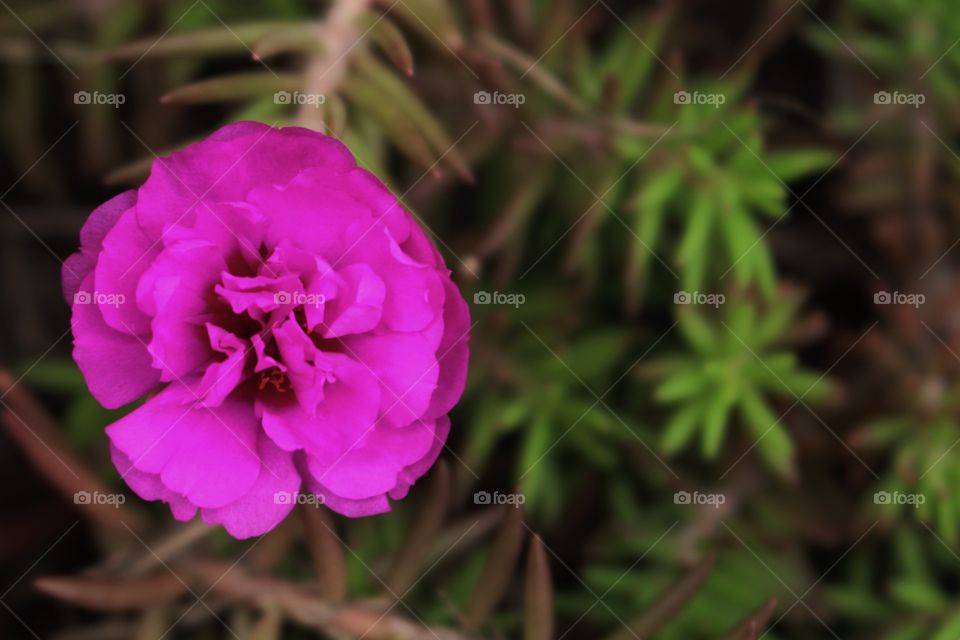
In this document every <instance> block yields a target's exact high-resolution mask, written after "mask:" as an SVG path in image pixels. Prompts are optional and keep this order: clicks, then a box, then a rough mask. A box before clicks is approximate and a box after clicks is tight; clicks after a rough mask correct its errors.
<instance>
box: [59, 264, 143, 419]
mask: <svg viewBox="0 0 960 640" xmlns="http://www.w3.org/2000/svg"><path fill="white" fill-rule="evenodd" d="M81 289H82V290H85V291H86V290H89V291H92V290H93V274H92V273H91V274H88V275H87V277H86V279H85V280H84V281H83V284H82V285H81ZM72 325H73V359H74V360H75V361H76V363H77V366H78V367H80V371H81V372H83V377H84V378H85V379H86V381H87V386H88V387H89V388H90V393H91V394H93V397H94V398H96V399H97V402H99V403H100V404H102V405H103V406H105V407H107V408H108V409H116V408H117V407H121V406H123V405H125V404H127V403H128V402H132V401H133V400H136V399H137V398H139V397H140V396H142V395H143V394H144V393H146V392H147V391H149V390H150V389H152V388H153V387H155V386H156V385H157V383H158V382H159V381H160V372H159V371H157V370H156V369H154V368H153V367H151V365H150V354H149V353H148V352H147V347H146V345H144V344H143V342H142V341H141V339H140V338H138V337H136V336H131V335H128V334H125V333H120V332H119V331H115V330H114V329H112V328H111V327H109V326H107V323H106V322H104V320H103V316H102V315H101V313H100V307H99V306H98V305H96V304H92V301H91V302H88V303H75V304H74V305H73V319H72Z"/></svg>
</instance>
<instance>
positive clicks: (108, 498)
mask: <svg viewBox="0 0 960 640" xmlns="http://www.w3.org/2000/svg"><path fill="white" fill-rule="evenodd" d="M126 501H127V496H125V495H123V494H122V493H100V492H99V491H77V492H76V493H75V494H73V504H96V505H108V506H111V507H113V508H115V509H119V508H120V505H122V504H124V503H125V502H126Z"/></svg>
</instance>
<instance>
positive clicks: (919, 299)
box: [873, 291, 927, 309]
mask: <svg viewBox="0 0 960 640" xmlns="http://www.w3.org/2000/svg"><path fill="white" fill-rule="evenodd" d="M926 301H927V297H926V296H925V295H923V294H922V293H903V292H901V291H877V292H876V293H875V294H873V304H905V305H908V306H911V307H913V308H914V309H916V308H918V307H919V306H920V305H922V304H923V303H924V302H926Z"/></svg>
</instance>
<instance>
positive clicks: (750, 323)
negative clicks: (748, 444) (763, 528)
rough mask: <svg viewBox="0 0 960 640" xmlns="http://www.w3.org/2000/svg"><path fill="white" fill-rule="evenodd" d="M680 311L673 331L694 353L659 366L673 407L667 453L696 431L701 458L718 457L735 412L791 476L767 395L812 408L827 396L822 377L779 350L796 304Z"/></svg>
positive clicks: (782, 433)
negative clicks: (710, 313) (713, 312)
mask: <svg viewBox="0 0 960 640" xmlns="http://www.w3.org/2000/svg"><path fill="white" fill-rule="evenodd" d="M681 309H682V310H681V311H680V313H679V314H678V320H677V321H678V326H679V328H680V331H681V332H682V334H683V337H684V340H685V341H686V343H687V345H689V347H690V349H691V351H690V352H689V353H688V354H684V355H681V356H676V357H674V358H671V359H668V360H664V361H663V362H661V363H660V365H659V366H657V371H658V373H662V375H663V378H662V381H661V382H660V383H659V384H658V386H657V388H656V391H655V396H656V399H657V401H659V402H661V403H665V404H670V405H674V406H677V408H676V410H675V411H674V412H673V414H672V415H671V417H670V419H669V420H668V421H667V422H666V424H665V426H664V429H663V436H662V439H661V447H662V448H663V450H664V452H666V453H667V454H668V455H672V454H674V453H676V452H678V451H680V450H681V449H683V448H685V447H686V446H688V444H689V443H690V441H691V440H692V439H693V438H694V436H695V434H696V433H697V432H698V431H699V432H700V436H701V437H700V444H701V451H702V453H703V455H704V456H706V457H707V458H715V457H716V456H717V454H718V453H719V452H720V450H721V448H722V445H723V442H724V439H725V435H726V432H727V429H728V426H729V425H730V424H731V422H732V417H733V415H734V413H736V414H737V415H738V416H739V418H740V422H741V423H742V425H743V427H744V428H745V429H746V430H747V432H748V433H749V434H750V436H751V440H752V441H753V442H754V443H755V444H756V449H757V452H758V453H759V455H760V456H761V457H762V458H763V459H764V461H765V462H766V463H767V464H768V465H770V467H771V468H772V469H774V470H775V471H777V472H778V473H780V474H782V475H789V474H790V473H791V472H792V468H793V461H792V457H793V446H792V444H791V440H790V436H789V434H788V433H787V430H786V429H785V428H784V426H783V424H782V420H783V417H784V416H782V415H778V413H777V412H776V411H775V410H774V409H773V408H772V407H771V406H770V404H769V402H768V400H767V398H768V397H776V398H781V399H785V400H786V401H787V402H788V403H793V404H799V403H801V402H810V403H815V402H817V401H819V400H822V399H823V398H824V397H825V394H826V393H827V391H828V387H827V385H826V384H825V383H824V382H823V379H822V376H819V375H817V374H815V373H812V372H809V371H805V370H803V369H801V368H800V367H798V365H797V361H796V356H795V355H794V354H793V353H791V352H790V351H787V350H783V349H782V348H778V346H780V345H778V343H781V342H782V341H783V338H784V336H785V335H786V334H787V332H788V331H789V329H790V322H791V321H792V319H793V314H794V312H795V310H796V302H795V301H791V300H789V299H782V300H780V301H779V302H778V303H775V304H772V305H770V308H769V310H767V311H766V313H759V312H758V310H757V308H756V307H754V306H753V305H751V304H750V303H748V302H745V301H735V302H732V303H730V304H729V305H728V306H726V307H724V309H723V315H722V316H720V317H717V318H713V319H710V318H707V317H706V316H705V315H703V314H702V313H700V312H699V311H696V310H694V307H682V308H681Z"/></svg>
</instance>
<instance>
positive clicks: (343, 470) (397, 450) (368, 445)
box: [307, 422, 445, 500]
mask: <svg viewBox="0 0 960 640" xmlns="http://www.w3.org/2000/svg"><path fill="white" fill-rule="evenodd" d="M444 435H445V434H444ZM438 439H439V433H438V430H437V425H436V423H434V422H429V423H426V422H417V423H414V424H412V425H409V426H406V427H399V428H392V427H383V426H379V427H377V428H376V429H374V430H373V431H372V432H371V433H370V434H369V435H368V437H367V438H366V440H365V441H364V442H363V444H362V445H359V446H356V447H353V448H351V449H349V450H348V451H347V452H346V453H344V454H343V455H342V456H340V457H339V458H338V459H337V460H335V461H333V462H332V463H329V464H324V463H323V462H321V461H320V460H318V459H316V458H314V457H311V456H308V457H307V465H308V468H309V471H310V475H311V476H312V477H313V479H314V480H315V481H316V482H318V483H320V484H322V485H323V486H324V487H327V488H328V489H329V490H330V491H331V492H332V493H333V494H335V495H337V496H339V497H341V498H346V499H350V500H365V499H368V498H372V497H374V496H377V495H380V494H385V493H387V492H389V491H390V490H392V489H393V488H394V487H396V486H397V483H398V482H400V481H401V479H402V478H403V475H402V474H403V472H404V471H405V470H406V468H407V467H409V466H411V465H414V464H415V463H417V462H419V461H421V460H423V459H424V458H425V457H427V456H428V455H429V454H430V453H431V452H432V451H433V450H434V446H435V443H436V441H437V440H438ZM441 444H442V440H441Z"/></svg>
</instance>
